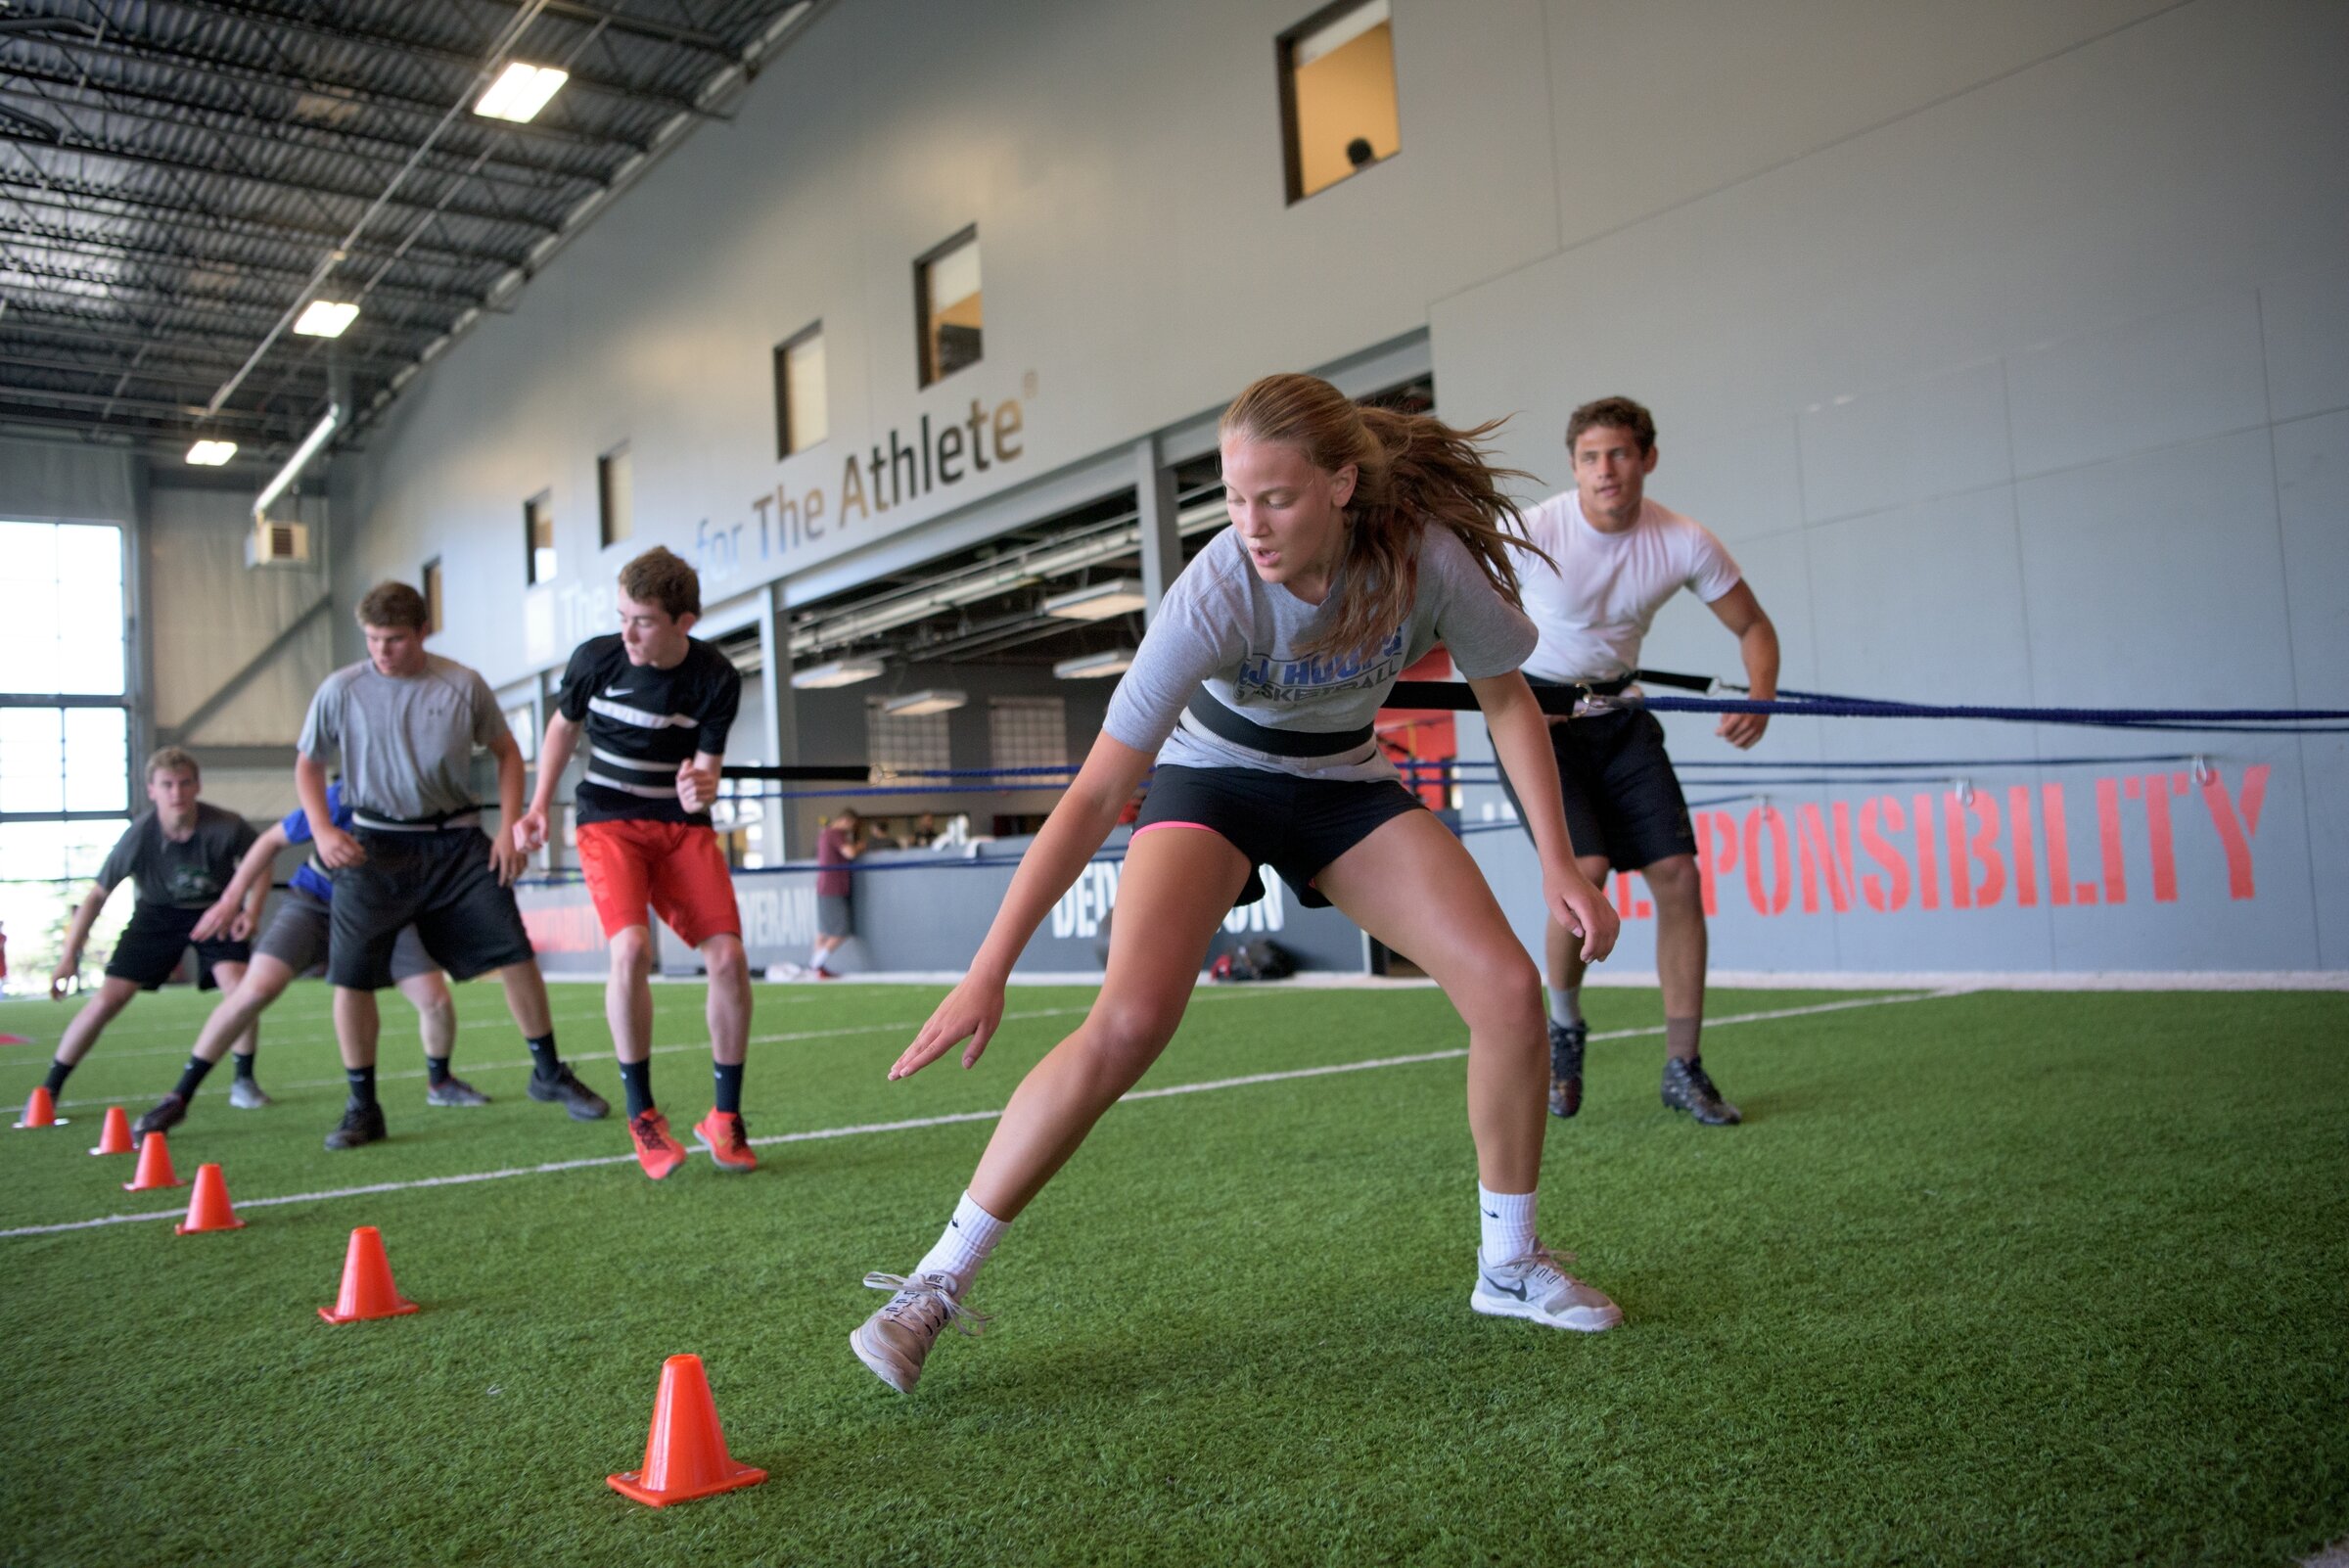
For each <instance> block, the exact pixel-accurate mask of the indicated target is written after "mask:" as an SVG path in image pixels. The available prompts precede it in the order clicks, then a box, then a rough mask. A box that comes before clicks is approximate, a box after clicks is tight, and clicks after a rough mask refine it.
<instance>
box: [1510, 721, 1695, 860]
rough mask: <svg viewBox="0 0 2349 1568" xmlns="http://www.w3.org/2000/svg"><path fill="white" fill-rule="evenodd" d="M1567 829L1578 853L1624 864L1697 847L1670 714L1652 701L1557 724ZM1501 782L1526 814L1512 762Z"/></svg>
mask: <svg viewBox="0 0 2349 1568" xmlns="http://www.w3.org/2000/svg"><path fill="white" fill-rule="evenodd" d="M1549 749H1550V754H1551V756H1553V757H1554V758H1555V759H1556V760H1557V764H1558V794H1559V795H1560V796H1562V797H1563V798H1564V800H1565V803H1566V831H1567V832H1568V833H1569V834H1570V835H1572V837H1573V839H1574V853H1576V854H1577V855H1578V856H1583V855H1592V854H1603V855H1605V856H1606V857H1607V864H1609V865H1610V866H1613V867H1614V868H1615V869H1616V870H1618V871H1636V870H1638V869H1639V868H1640V867H1641V866H1648V865H1653V864H1655V863H1656V862H1657V861H1658V860H1669V859H1670V858H1672V857H1673V856H1674V855H1676V854H1694V853H1696V832H1695V829H1694V828H1692V827H1691V826H1690V825H1689V821H1688V802H1687V799H1686V798H1685V797H1683V796H1682V795H1681V780H1680V776H1679V775H1678V774H1676V773H1674V772H1673V770H1672V759H1671V758H1669V757H1667V756H1665V755H1664V722H1663V720H1661V719H1659V718H1658V717H1656V715H1653V714H1651V713H1649V712H1648V711H1647V710H1646V709H1644V708H1619V709H1616V710H1615V711H1613V712H1612V713H1605V714H1589V715H1584V716H1582V717H1579V718H1573V719H1569V720H1568V721H1567V722H1565V723H1563V724H1552V725H1550V726H1549ZM1500 782H1501V787H1502V788H1503V789H1505V790H1507V791H1508V792H1509V804H1510V805H1512V806H1514V807H1517V815H1518V817H1519V818H1520V819H1523V817H1524V816H1525V803H1524V802H1523V801H1521V800H1519V799H1518V798H1517V789H1516V786H1515V785H1513V784H1511V783H1510V782H1509V777H1508V770H1507V769H1506V768H1503V769H1502V770H1501V778H1500Z"/></svg>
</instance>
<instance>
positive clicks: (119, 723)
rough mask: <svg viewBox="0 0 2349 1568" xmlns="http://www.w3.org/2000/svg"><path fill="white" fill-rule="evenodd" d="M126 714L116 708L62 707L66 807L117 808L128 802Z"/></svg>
mask: <svg viewBox="0 0 2349 1568" xmlns="http://www.w3.org/2000/svg"><path fill="white" fill-rule="evenodd" d="M129 731H130V715H129V714H128V713H127V712H125V711H124V710H122V709H119V708H69V709H67V710H66V762H65V774H66V809H67V810H69V811H120V810H126V809H128V808H129V806H130V801H129V798H128V797H129V794H130V732H129Z"/></svg>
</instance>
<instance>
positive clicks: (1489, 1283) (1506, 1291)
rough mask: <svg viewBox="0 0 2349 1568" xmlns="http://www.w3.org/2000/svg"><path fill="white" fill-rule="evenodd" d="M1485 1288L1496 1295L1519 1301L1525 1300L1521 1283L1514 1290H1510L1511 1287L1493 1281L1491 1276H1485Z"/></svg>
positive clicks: (1523, 1286)
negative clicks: (1512, 1297)
mask: <svg viewBox="0 0 2349 1568" xmlns="http://www.w3.org/2000/svg"><path fill="white" fill-rule="evenodd" d="M1485 1286H1486V1288H1487V1289H1489V1290H1492V1291H1494V1292H1495V1293H1496V1294H1498V1295H1502V1296H1514V1297H1516V1298H1517V1299H1518V1300H1519V1301H1523V1300H1525V1285H1524V1284H1523V1282H1520V1283H1519V1284H1518V1285H1517V1286H1516V1287H1515V1288H1514V1289H1512V1288H1511V1287H1509V1286H1507V1285H1504V1284H1502V1283H1501V1282H1500V1281H1499V1280H1497V1279H1495V1278H1494V1277H1493V1276H1492V1275H1491V1274H1487V1275H1485Z"/></svg>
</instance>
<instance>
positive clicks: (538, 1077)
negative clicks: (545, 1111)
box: [526, 1062, 612, 1122]
mask: <svg viewBox="0 0 2349 1568" xmlns="http://www.w3.org/2000/svg"><path fill="white" fill-rule="evenodd" d="M526 1086H527V1087H528V1089H529V1090H530V1098H531V1099H533V1100H547V1101H553V1102H557V1103H559V1104H561V1105H562V1107H563V1109H564V1110H566V1111H569V1112H570V1113H571V1119H572V1120H573V1121H575V1122H600V1121H602V1120H603V1119H604V1118H605V1117H607V1116H609V1115H611V1114H612V1107H611V1106H610V1105H609V1104H607V1103H606V1102H605V1100H604V1097H603V1096H602V1095H601V1094H598V1093H597V1092H596V1091H595V1090H593V1089H591V1088H589V1087H588V1086H587V1085H586V1084H582V1083H580V1082H579V1075H578V1074H576V1073H575V1072H573V1071H572V1070H571V1064H570V1063H569V1062H565V1063H562V1064H561V1065H560V1066H558V1067H557V1068H556V1069H555V1070H554V1072H553V1073H552V1074H551V1075H550V1074H546V1073H541V1072H539V1071H538V1070H537V1069H536V1068H532V1069H531V1070H530V1083H529V1084H527V1085H526Z"/></svg>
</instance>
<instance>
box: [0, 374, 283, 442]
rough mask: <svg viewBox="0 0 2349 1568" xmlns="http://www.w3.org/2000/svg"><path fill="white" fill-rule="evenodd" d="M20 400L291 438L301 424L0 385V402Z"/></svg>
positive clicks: (195, 406) (255, 414)
mask: <svg viewBox="0 0 2349 1568" xmlns="http://www.w3.org/2000/svg"><path fill="white" fill-rule="evenodd" d="M13 398H23V399H26V400H27V401H31V402H39V403H53V404H56V405H58V406H60V407H65V408H122V409H127V410H129V411H130V412H132V413H135V414H147V415H151V416H153V417H156V418H159V419H184V420H186V421H188V422H189V423H190V424H191V425H194V424H207V425H208V424H212V423H215V422H218V421H223V420H225V421H228V422H231V423H234V424H239V425H253V426H258V427H259V428H261V429H263V430H272V431H278V432H282V433H284V434H287V435H292V434H294V433H296V432H298V431H299V430H300V429H301V428H302V426H303V423H304V422H303V420H302V419H300V418H299V417H298V416H294V415H287V414H264V413H262V412H260V411H259V410H257V409H251V408H223V409H221V410H220V412H218V413H216V414H207V413H206V412H205V411H204V404H202V403H163V402H156V401H154V400H152V399H150V398H144V397H115V396H112V395H110V394H107V393H102V392H53V391H51V390H50V389H49V388H46V387H25V386H22V385H19V384H16V383H0V401H6V400H9V399H13Z"/></svg>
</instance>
